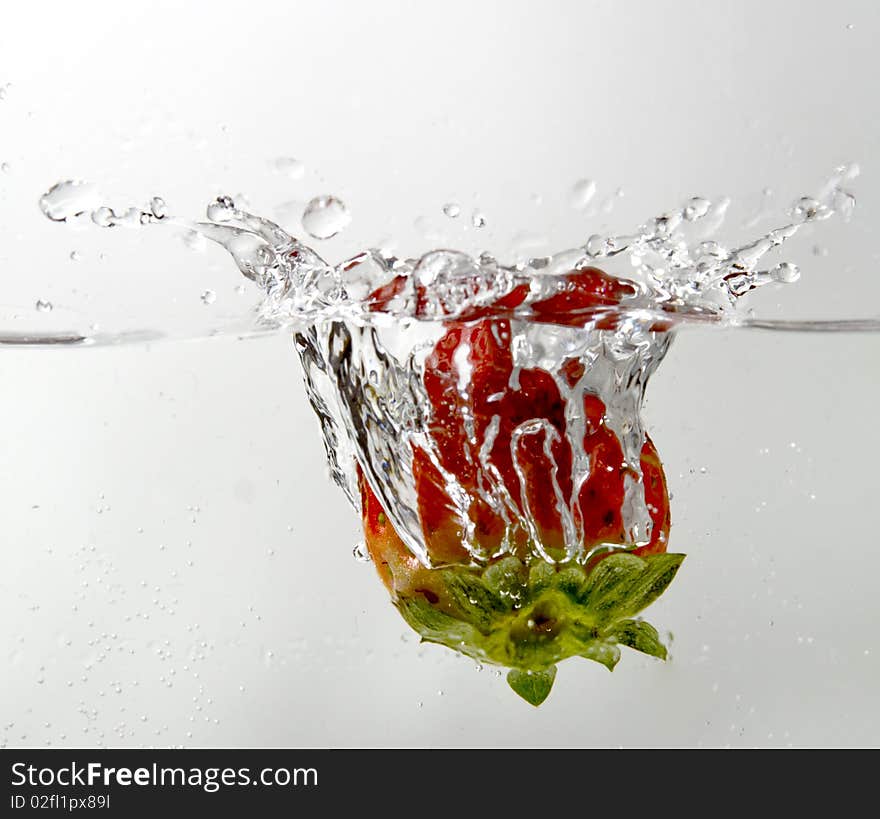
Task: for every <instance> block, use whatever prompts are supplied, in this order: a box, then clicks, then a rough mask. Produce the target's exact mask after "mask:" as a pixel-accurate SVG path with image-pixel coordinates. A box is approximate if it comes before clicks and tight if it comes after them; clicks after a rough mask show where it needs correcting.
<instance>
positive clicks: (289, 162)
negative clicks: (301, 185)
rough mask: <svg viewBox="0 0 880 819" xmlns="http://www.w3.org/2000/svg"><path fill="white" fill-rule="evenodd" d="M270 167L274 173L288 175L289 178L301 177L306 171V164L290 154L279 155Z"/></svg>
mask: <svg viewBox="0 0 880 819" xmlns="http://www.w3.org/2000/svg"><path fill="white" fill-rule="evenodd" d="M272 167H273V169H274V170H275V173H278V174H281V175H282V176H287V177H290V179H302V178H303V176H304V175H305V172H306V166H305V165H304V164H303V163H302V162H300V160H298V159H294V158H293V157H292V156H279V157H278V159H276V160H275V161H274V162H273V163H272Z"/></svg>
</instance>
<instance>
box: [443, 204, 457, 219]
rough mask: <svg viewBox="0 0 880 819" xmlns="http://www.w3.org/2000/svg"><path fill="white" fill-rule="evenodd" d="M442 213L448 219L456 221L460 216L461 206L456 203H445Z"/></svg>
mask: <svg viewBox="0 0 880 819" xmlns="http://www.w3.org/2000/svg"><path fill="white" fill-rule="evenodd" d="M443 213H444V214H446V216H448V217H449V218H450V219H458V217H459V216H460V215H461V205H459V204H458V203H457V202H447V203H446V204H445V205H444V206H443Z"/></svg>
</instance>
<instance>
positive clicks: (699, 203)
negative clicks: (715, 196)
mask: <svg viewBox="0 0 880 819" xmlns="http://www.w3.org/2000/svg"><path fill="white" fill-rule="evenodd" d="M711 206H712V203H711V202H710V201H709V200H708V199H703V197H701V196H695V197H694V198H693V199H691V200H690V201H689V202H688V203H687V205H685V207H684V211H683V215H684V218H685V219H686V220H687V221H688V222H693V221H696V220H697V219H702V218H703V217H704V216H705V215H706V214H707V213H708V212H709V208H710V207H711Z"/></svg>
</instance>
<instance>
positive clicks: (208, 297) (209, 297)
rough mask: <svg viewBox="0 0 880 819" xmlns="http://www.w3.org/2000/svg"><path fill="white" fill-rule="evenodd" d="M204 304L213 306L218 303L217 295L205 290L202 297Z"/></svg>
mask: <svg viewBox="0 0 880 819" xmlns="http://www.w3.org/2000/svg"><path fill="white" fill-rule="evenodd" d="M201 299H202V304H213V303H214V302H215V301H217V294H216V293H215V292H214V291H213V290H205V292H204V293H202V296H201Z"/></svg>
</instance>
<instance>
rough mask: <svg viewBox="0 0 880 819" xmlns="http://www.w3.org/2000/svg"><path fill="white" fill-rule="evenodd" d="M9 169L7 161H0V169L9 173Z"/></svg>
mask: <svg viewBox="0 0 880 819" xmlns="http://www.w3.org/2000/svg"><path fill="white" fill-rule="evenodd" d="M9 170H10V168H9V163H8V162H0V171H3V173H9Z"/></svg>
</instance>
